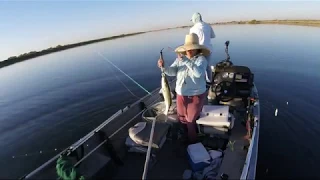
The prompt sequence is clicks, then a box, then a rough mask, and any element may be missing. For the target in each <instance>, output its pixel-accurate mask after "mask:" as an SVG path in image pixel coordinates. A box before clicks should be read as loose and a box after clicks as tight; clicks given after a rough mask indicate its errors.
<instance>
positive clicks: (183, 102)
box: [176, 92, 207, 143]
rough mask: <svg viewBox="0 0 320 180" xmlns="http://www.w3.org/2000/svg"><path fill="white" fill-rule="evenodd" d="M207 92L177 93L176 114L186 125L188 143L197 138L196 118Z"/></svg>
mask: <svg viewBox="0 0 320 180" xmlns="http://www.w3.org/2000/svg"><path fill="white" fill-rule="evenodd" d="M206 94H207V92H205V93H203V94H200V95H197V96H181V95H179V94H177V98H176V99H177V114H178V118H179V120H180V122H181V123H183V124H186V125H187V129H188V138H189V141H190V143H194V142H195V141H196V140H197V131H196V128H197V126H196V118H197V117H198V116H199V115H200V112H201V110H202V107H203V105H204V102H205V97H206Z"/></svg>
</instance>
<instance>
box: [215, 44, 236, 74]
mask: <svg viewBox="0 0 320 180" xmlns="http://www.w3.org/2000/svg"><path fill="white" fill-rule="evenodd" d="M224 44H225V45H226V48H225V52H226V55H227V58H226V59H225V60H222V61H220V62H219V63H217V65H216V68H225V67H229V66H232V65H233V63H232V62H231V61H230V55H229V51H228V50H229V44H230V41H226V42H225V43H224Z"/></svg>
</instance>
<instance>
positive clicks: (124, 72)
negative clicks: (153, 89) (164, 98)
mask: <svg viewBox="0 0 320 180" xmlns="http://www.w3.org/2000/svg"><path fill="white" fill-rule="evenodd" d="M97 53H98V54H99V55H100V56H101V57H102V58H103V59H104V60H106V61H108V62H109V63H110V64H111V65H113V66H114V67H115V68H117V69H118V70H119V71H120V72H122V73H123V74H124V75H125V76H127V77H128V78H129V79H130V80H131V81H133V82H134V83H135V84H136V85H138V86H139V87H140V88H141V89H142V90H144V91H145V92H146V93H148V94H149V95H151V93H150V92H149V91H148V90H146V89H145V88H144V87H143V86H141V85H140V84H139V83H138V82H136V81H135V80H134V79H132V78H131V77H130V76H129V75H128V74H126V73H125V72H123V71H122V70H121V69H120V68H118V67H117V66H116V65H115V64H113V63H112V62H111V61H109V60H108V59H107V58H106V57H104V56H103V55H102V54H101V53H100V52H97Z"/></svg>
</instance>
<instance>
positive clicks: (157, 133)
mask: <svg viewBox="0 0 320 180" xmlns="http://www.w3.org/2000/svg"><path fill="white" fill-rule="evenodd" d="M169 127H170V125H169V124H167V123H163V122H156V124H155V127H154V134H153V141H152V147H153V148H160V147H161V143H162V140H163V138H165V137H166V135H167V133H168V130H169ZM151 128H152V122H139V123H137V124H136V125H134V126H133V127H131V128H130V129H129V137H130V138H131V139H132V140H133V141H134V142H135V143H137V144H138V145H141V146H148V143H149V139H150V133H151Z"/></svg>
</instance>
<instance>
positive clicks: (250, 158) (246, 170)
mask: <svg viewBox="0 0 320 180" xmlns="http://www.w3.org/2000/svg"><path fill="white" fill-rule="evenodd" d="M253 92H254V94H253V97H255V98H257V99H258V100H257V101H256V102H255V103H254V106H253V115H254V128H253V133H252V140H251V143H250V146H249V149H248V153H247V157H246V160H245V163H244V166H243V170H242V173H241V177H240V179H255V176H256V166H257V158H258V144H259V143H258V142H259V129H260V104H259V97H258V91H257V88H256V87H255V86H254V91H253Z"/></svg>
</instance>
